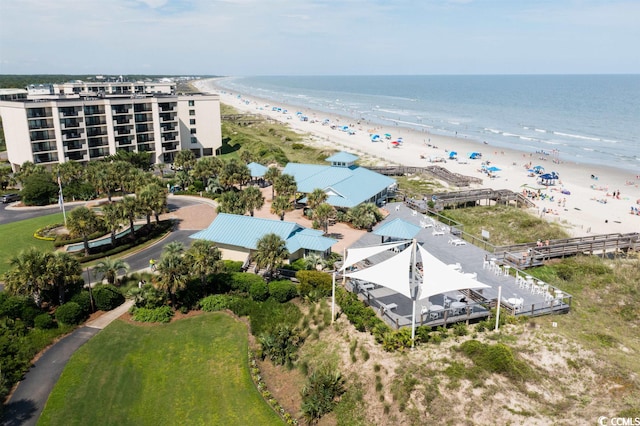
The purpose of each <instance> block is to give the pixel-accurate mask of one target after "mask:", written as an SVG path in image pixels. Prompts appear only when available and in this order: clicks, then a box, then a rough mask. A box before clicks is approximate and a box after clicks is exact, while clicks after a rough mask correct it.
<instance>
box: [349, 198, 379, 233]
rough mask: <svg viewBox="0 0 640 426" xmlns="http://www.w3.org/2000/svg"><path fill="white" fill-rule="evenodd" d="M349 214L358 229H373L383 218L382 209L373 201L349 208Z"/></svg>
mask: <svg viewBox="0 0 640 426" xmlns="http://www.w3.org/2000/svg"><path fill="white" fill-rule="evenodd" d="M347 216H348V217H349V220H350V222H351V224H352V225H353V226H355V227H356V228H358V229H371V227H372V226H373V225H375V224H376V223H378V222H379V221H380V220H381V219H382V214H381V213H380V209H378V207H377V206H376V205H375V204H373V203H363V204H360V205H357V206H355V207H354V208H352V209H349V211H348V212H347Z"/></svg>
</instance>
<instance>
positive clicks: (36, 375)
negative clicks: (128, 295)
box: [2, 300, 133, 426]
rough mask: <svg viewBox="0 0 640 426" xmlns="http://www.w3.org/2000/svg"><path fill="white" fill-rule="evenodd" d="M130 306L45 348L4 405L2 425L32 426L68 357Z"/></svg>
mask: <svg viewBox="0 0 640 426" xmlns="http://www.w3.org/2000/svg"><path fill="white" fill-rule="evenodd" d="M132 305H133V301H132V300H128V301H126V302H125V303H123V304H122V305H120V306H118V307H117V308H116V309H114V310H112V311H109V312H107V313H105V314H103V315H101V316H100V317H98V318H96V319H95V320H93V321H90V322H87V323H86V324H85V325H84V326H83V327H80V328H78V329H76V330H74V331H73V332H72V333H71V334H69V335H67V336H66V337H64V338H63V339H61V340H59V341H58V342H56V343H55V344H54V345H52V346H51V347H50V348H49V349H47V350H46V352H44V353H43V354H42V356H41V357H40V359H38V360H37V361H36V362H35V363H34V364H33V366H32V367H31V369H30V370H29V371H28V372H27V374H26V375H25V377H24V379H23V380H22V381H21V382H20V383H19V384H18V387H17V388H16V390H15V392H14V393H13V395H11V398H10V399H9V401H8V402H7V405H6V406H5V413H4V416H3V419H2V425H6V426H17V425H21V426H25V425H29V426H31V425H35V424H36V423H37V422H38V419H39V418H40V414H42V410H44V406H45V404H46V403H47V399H48V398H49V394H50V393H51V391H52V390H53V387H54V386H55V384H56V382H57V381H58V379H59V378H60V375H61V374H62V370H64V367H65V366H66V365H67V362H68V361H69V358H71V355H73V354H74V352H75V351H76V350H78V348H79V347H80V346H82V345H83V344H85V343H86V342H87V341H88V340H89V339H91V338H92V337H93V336H95V335H96V334H98V332H100V330H102V329H103V328H105V327H106V326H107V325H109V324H110V323H111V322H113V321H114V320H116V319H117V318H119V317H120V316H121V315H122V314H124V313H125V312H127V311H128V310H129V308H130V307H131V306H132Z"/></svg>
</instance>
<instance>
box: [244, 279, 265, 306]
mask: <svg viewBox="0 0 640 426" xmlns="http://www.w3.org/2000/svg"><path fill="white" fill-rule="evenodd" d="M249 295H250V296H251V298H252V299H253V300H255V301H256V302H261V301H263V300H266V299H267V296H268V295H269V289H268V287H267V283H266V282H264V280H261V281H256V282H253V283H251V286H250V287H249Z"/></svg>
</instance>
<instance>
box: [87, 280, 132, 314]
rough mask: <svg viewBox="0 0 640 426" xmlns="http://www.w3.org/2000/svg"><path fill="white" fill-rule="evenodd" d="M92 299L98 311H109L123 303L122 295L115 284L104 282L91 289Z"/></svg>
mask: <svg viewBox="0 0 640 426" xmlns="http://www.w3.org/2000/svg"><path fill="white" fill-rule="evenodd" d="M93 300H94V301H95V302H96V309H98V310H99V311H110V310H112V309H114V308H117V307H118V306H120V305H122V304H123V303H124V296H123V295H122V292H121V291H120V290H119V289H118V288H117V287H116V286H114V285H111V284H104V285H98V286H96V287H95V288H94V289H93Z"/></svg>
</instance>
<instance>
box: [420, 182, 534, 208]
mask: <svg viewBox="0 0 640 426" xmlns="http://www.w3.org/2000/svg"><path fill="white" fill-rule="evenodd" d="M430 198H431V200H433V202H434V210H436V211H441V210H444V209H445V207H454V208H455V207H469V206H470V205H471V206H475V205H482V202H483V201H484V203H485V205H489V204H491V203H494V204H505V205H508V204H511V203H514V204H515V205H516V207H535V206H536V205H535V204H534V203H533V202H532V201H531V200H529V199H528V198H527V197H524V196H523V195H522V194H520V193H519V192H513V191H511V190H508V189H491V188H486V189H472V190H467V191H457V192H442V193H436V194H432V195H431V197H430Z"/></svg>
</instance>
